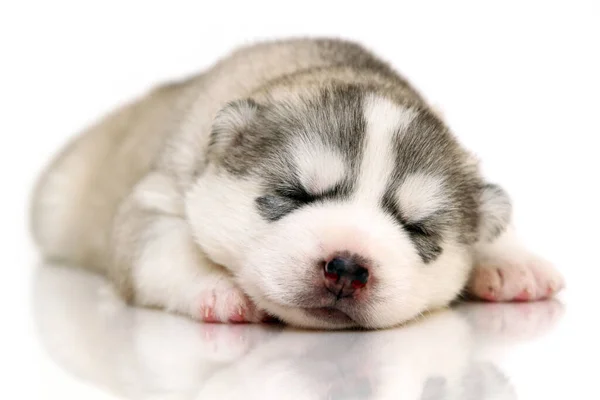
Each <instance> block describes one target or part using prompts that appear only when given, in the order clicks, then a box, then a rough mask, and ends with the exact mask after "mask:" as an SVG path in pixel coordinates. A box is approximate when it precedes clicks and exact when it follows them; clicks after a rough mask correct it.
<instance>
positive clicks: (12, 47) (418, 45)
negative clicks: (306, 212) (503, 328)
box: [0, 0, 600, 399]
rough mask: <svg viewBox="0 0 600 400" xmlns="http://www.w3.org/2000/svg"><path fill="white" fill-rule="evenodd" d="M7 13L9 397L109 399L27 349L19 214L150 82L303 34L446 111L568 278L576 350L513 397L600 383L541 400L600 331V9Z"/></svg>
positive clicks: (460, 5)
mask: <svg viewBox="0 0 600 400" xmlns="http://www.w3.org/2000/svg"><path fill="white" fill-rule="evenodd" d="M0 4H1V5H0V140H1V145H0V151H1V154H0V173H1V177H0V178H1V179H0V187H2V188H3V190H2V199H1V203H0V213H1V214H0V216H1V219H0V221H1V226H0V235H1V242H0V243H2V244H3V249H2V250H3V252H4V254H5V258H4V260H3V263H4V265H3V266H2V273H1V275H0V276H1V277H2V280H1V281H0V287H1V289H0V299H1V302H0V305H1V310H2V314H1V315H2V317H3V320H4V322H3V323H2V330H1V331H0V332H1V333H0V337H1V338H2V340H1V341H0V349H1V353H0V377H1V378H0V379H1V380H2V381H4V382H7V383H8V384H6V383H3V384H2V385H3V388H0V390H2V391H5V393H6V392H8V393H9V394H10V395H8V394H3V395H2V397H6V398H55V397H56V398H62V399H68V398H86V399H94V398H105V397H104V394H103V393H102V392H100V391H97V390H95V389H90V388H89V387H87V386H84V385H83V384H80V383H78V382H77V380H76V379H75V378H74V377H72V376H70V375H69V374H68V373H66V372H64V371H63V370H62V369H60V368H59V367H57V366H56V365H55V364H54V363H53V362H52V361H51V360H49V359H47V358H45V357H43V356H42V354H43V351H42V349H41V348H40V346H39V344H37V342H36V341H35V332H34V326H33V323H32V322H31V319H30V315H29V313H30V296H31V284H30V283H31V282H30V281H31V273H32V271H33V269H34V267H35V266H36V263H37V255H36V253H35V251H34V249H33V248H32V246H31V243H30V240H29V237H28V232H27V224H26V221H27V220H26V218H27V206H28V196H29V192H30V189H31V187H32V185H33V180H34V178H35V176H36V175H37V174H38V173H39V171H40V169H41V168H42V167H43V165H44V164H45V163H46V162H47V161H48V158H49V157H50V156H51V155H52V154H54V152H55V151H57V150H58V149H59V148H60V147H61V146H62V145H63V144H64V143H65V141H66V140H67V139H68V138H70V137H71V136H72V135H74V134H76V133H77V132H78V131H79V130H81V129H82V128H84V127H85V126H86V125H88V124H89V123H91V122H93V121H94V120H96V119H97V118H99V117H100V116H101V115H103V114H104V113H106V112H108V111H109V110H111V109H112V108H114V107H115V106H117V105H119V104H122V103H123V102H125V101H128V100H130V99H132V98H133V97H135V96H137V95H140V94H142V93H143V92H145V91H146V90H147V89H149V88H150V87H151V86H152V85H154V84H156V83H158V82H162V81H165V80H169V79H173V78H179V77H182V76H185V75H187V74H190V73H194V72H196V71H198V70H199V69H201V68H204V67H206V66H208V65H209V64H211V63H212V62H214V61H215V60H216V58H218V57H221V56H223V55H225V54H226V53H227V52H228V51H229V50H231V49H232V48H233V47H235V46H238V45H240V44H243V43H247V42H249V41H253V40H256V39H261V38H277V37H284V36H298V35H311V36H315V35H326V36H342V37H345V38H350V39H356V40H359V41H361V42H362V43H364V44H365V45H367V46H368V47H370V48H372V49H373V50H374V51H375V52H376V53H378V54H379V55H381V56H382V57H384V58H385V59H387V60H389V61H390V62H391V63H392V64H393V65H394V66H395V67H396V68H397V69H398V70H400V71H401V72H402V73H403V74H404V75H405V76H406V77H407V78H408V79H409V80H411V81H412V82H413V83H414V84H415V85H416V87H417V88H418V89H420V90H421V91H422V92H423V94H424V95H425V97H426V98H428V99H429V100H430V101H431V102H432V103H434V104H437V105H439V106H440V108H441V109H442V110H443V112H444V114H445V116H446V118H447V121H448V123H449V125H450V126H451V128H452V129H453V130H454V132H455V133H457V135H458V136H459V137H460V138H462V140H463V142H464V143H465V144H466V145H467V146H468V147H469V148H471V149H472V150H474V151H475V152H476V153H477V154H478V155H479V156H480V157H481V159H482V160H483V166H484V170H485V171H486V172H487V173H488V176H489V177H490V179H492V180H493V181H496V182H499V183H501V184H503V185H504V186H505V187H506V188H507V189H508V191H509V192H510V193H511V194H512V196H513V199H514V202H515V205H516V222H517V226H518V228H519V229H520V231H521V234H522V236H523V237H524V239H525V240H526V241H527V242H528V243H530V245H531V246H532V247H533V248H534V249H535V250H536V251H538V252H540V253H542V254H544V256H546V257H547V258H549V259H551V260H552V261H554V262H555V263H556V264H557V266H558V268H559V269H560V270H561V271H562V272H563V273H564V275H565V276H566V280H567V286H568V290H567V291H566V292H565V297H566V298H567V299H568V300H571V299H577V300H581V301H578V302H576V301H575V300H573V302H574V303H576V304H577V306H572V307H568V308H567V314H566V317H565V324H570V323H572V324H573V326H571V327H570V329H568V330H567V331H568V332H570V333H569V334H570V335H571V336H568V335H567V336H564V337H562V338H561V340H560V341H559V342H560V343H562V344H561V345H562V346H573V352H572V353H573V354H572V358H569V359H560V358H558V359H556V358H555V357H553V355H552V354H548V353H547V352H546V351H544V352H539V353H535V351H534V353H533V357H539V359H540V365H539V366H536V368H535V370H534V371H525V370H522V371H521V370H519V366H514V374H515V376H517V378H515V379H517V380H518V379H519V378H518V376H524V375H519V374H520V373H521V374H525V373H526V372H527V373H529V375H527V376H528V377H529V378H528V379H527V380H521V381H519V382H520V386H519V387H520V388H521V389H520V390H521V393H524V394H525V395H531V394H532V393H534V391H535V393H537V394H539V398H544V399H548V398H561V397H562V398H564V397H563V395H564V394H565V393H568V388H569V387H572V386H575V385H580V384H581V382H580V381H579V380H577V383H576V381H573V382H571V381H570V379H580V378H582V377H589V378H590V379H591V378H592V377H593V375H592V372H591V370H587V369H586V368H585V367H583V366H582V364H579V365H577V366H572V367H573V368H574V369H575V370H577V374H573V375H569V374H566V375H565V376H564V380H565V382H564V385H563V386H561V387H563V388H564V390H565V392H562V393H557V392H556V391H553V392H544V379H545V378H543V377H545V376H547V375H544V371H547V370H548V368H553V367H554V368H555V367H556V364H560V365H563V366H566V365H564V364H567V363H573V362H575V361H577V362H579V361H582V362H583V361H584V360H585V359H586V358H588V357H590V359H591V354H592V353H590V352H592V351H597V347H596V346H597V345H596V343H595V341H594V340H593V338H592V337H591V335H590V333H589V331H588V330H586V329H584V327H581V328H578V327H577V326H575V325H576V324H577V323H578V322H576V321H580V319H577V318H576V316H582V317H583V318H585V316H588V317H587V318H588V319H597V316H598V311H597V308H594V305H598V304H599V303H600V302H599V301H598V300H597V296H598V293H599V290H598V288H599V286H600V284H599V283H598V281H599V280H600V263H599V262H598V257H597V253H598V249H599V247H600V233H599V232H598V229H599V228H598V227H599V223H600V218H599V216H598V206H599V200H600V197H599V195H598V189H597V187H598V183H599V178H598V174H599V172H600V163H599V161H598V158H599V154H598V153H599V146H598V135H599V134H600V122H599V120H600V119H599V116H600V101H599V94H600V77H599V72H600V60H599V57H600V2H598V1H563V2H552V1H543V2H542V1H540V2H528V1H515V2H512V1H504V2H494V3H493V4H492V2H483V1H473V2H464V1H439V2H432V1H412V2H400V1H393V2H392V1H390V2H379V1H373V0H369V1H360V2H350V1H344V2H327V1H324V0H321V1H298V2H285V1H273V2H267V1H256V0H255V1H244V2H242V1H240V2H229V1H214V2H213V1H211V2H201V1H190V2H180V1H163V2H151V1H144V2H142V1H139V2H136V1H98V2H83V1H79V2H76V1H38V2H32V1H14V2H8V1H3V2H2V3H0ZM567 303H569V301H568V302H567ZM583 304H585V305H586V307H587V308H585V309H581V308H578V307H580V305H583ZM581 307H582V306H581ZM569 321H572V322H569ZM565 335H566V334H565ZM585 338H589V339H590V340H589V341H588V342H585ZM581 343H586V344H585V347H582V346H583V345H582V344H581ZM561 354H562V353H561ZM574 357H578V358H574ZM590 368H593V367H590ZM596 369H597V368H596ZM536 377H537V378H536ZM577 377H579V378H577ZM587 383H588V384H591V383H590V382H587ZM13 391H14V392H13ZM559 395H560V396H559ZM83 396H85V397H83ZM94 396H97V397H94ZM554 396H556V397H554ZM528 398H538V397H537V395H536V396H534V397H528Z"/></svg>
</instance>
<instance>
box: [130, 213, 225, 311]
mask: <svg viewBox="0 0 600 400" xmlns="http://www.w3.org/2000/svg"><path fill="white" fill-rule="evenodd" d="M141 242H142V243H143V245H142V246H143V247H142V248H141V249H140V254H139V257H138V258H137V260H136V261H135V262H134V265H133V268H134V270H133V281H134V284H135V293H136V300H138V301H139V302H141V303H142V304H145V305H161V306H163V307H164V308H165V309H167V310H170V311H176V312H180V313H185V314H187V315H192V316H196V317H198V316H199V315H198V313H199V311H200V299H201V296H202V294H203V292H204V291H206V290H212V288H213V287H215V284H216V282H217V281H218V278H219V277H220V276H221V275H222V272H221V271H219V269H218V267H217V266H215V265H214V264H212V263H211V262H210V261H208V260H207V259H206V258H205V257H204V256H203V255H202V253H201V252H200V251H199V250H198V248H197V246H196V244H195V243H194V241H193V240H192V237H191V233H190V229H189V226H188V224H187V223H186V222H185V221H184V220H182V219H179V218H175V217H169V216H160V217H157V218H156V220H155V221H154V222H153V223H151V224H150V226H149V227H148V228H147V230H146V231H145V232H144V237H143V238H142V241H141ZM211 276H212V277H213V278H212V279H211Z"/></svg>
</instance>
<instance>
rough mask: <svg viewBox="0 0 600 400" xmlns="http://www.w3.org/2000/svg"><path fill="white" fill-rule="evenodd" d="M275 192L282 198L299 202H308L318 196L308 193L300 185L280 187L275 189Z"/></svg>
mask: <svg viewBox="0 0 600 400" xmlns="http://www.w3.org/2000/svg"><path fill="white" fill-rule="evenodd" d="M275 193H276V194H277V195H278V196H280V197H283V198H286V199H289V200H293V201H294V202H297V203H300V204H308V203H312V202H313V201H315V200H317V199H318V198H319V196H318V195H315V194H312V193H308V192H307V191H306V190H304V189H303V188H301V187H282V188H278V189H276V190H275Z"/></svg>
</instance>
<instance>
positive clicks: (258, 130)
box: [32, 39, 562, 328]
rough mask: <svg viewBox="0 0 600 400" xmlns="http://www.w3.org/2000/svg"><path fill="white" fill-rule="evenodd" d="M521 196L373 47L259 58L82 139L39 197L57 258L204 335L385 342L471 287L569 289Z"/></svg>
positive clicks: (37, 208) (41, 223)
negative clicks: (295, 332) (298, 334)
mask: <svg viewBox="0 0 600 400" xmlns="http://www.w3.org/2000/svg"><path fill="white" fill-rule="evenodd" d="M510 215H511V206H510V201H509V199H508V196H507V195H506V193H505V192H504V191H503V190H502V189H501V188H500V187H498V186H497V185H493V184H490V183H488V182H486V180H485V179H484V178H483V177H482V176H481V173H480V171H479V167H478V162H477V160H476V158H475V157H474V156H472V155H471V154H470V153H469V152H468V151H467V150H466V149H465V148H464V147H463V146H462V145H461V144H460V143H459V142H458V141H457V139H456V138H455V136H454V135H453V134H452V133H451V132H450V131H449V129H448V127H447V126H446V125H445V124H444V122H443V121H442V120H441V119H440V117H439V116H438V115H437V114H436V113H435V112H434V111H432V109H431V108H430V107H429V106H428V105H427V103H426V102H425V101H424V99H423V98H422V97H421V95H420V94H419V93H417V91H416V90H415V89H414V88H412V87H411V86H410V85H409V84H408V83H407V82H406V80H405V79H403V78H402V77H400V76H399V75H398V74H397V73H396V72H395V71H394V70H393V69H392V68H391V67H390V66H388V65H387V64H386V63H385V62H383V61H381V60H380V59H379V58H377V57H376V56H375V55H373V54H371V53H370V52H369V51H367V50H366V49H364V48H363V47H362V46H360V45H358V44H355V43H352V42H347V41H342V40H328V39H289V40H283V41H274V42H267V43H261V44H256V45H252V46H248V47H244V48H242V49H240V50H238V51H236V52H234V53H233V54H231V55H229V56H228V57H226V58H224V59H222V60H221V61H219V62H218V63H216V64H215V65H214V66H213V67H212V68H210V69H209V70H207V71H205V72H203V73H201V74H199V75H197V76H195V77H192V78H190V79H187V80H184V81H182V82H177V83H172V84H168V85H165V86H162V87H159V88H158V89H155V90H153V91H152V92H150V93H149V94H147V95H146V96H144V97H143V98H141V99H138V100H137V101H135V102H133V103H131V104H129V105H126V106H124V107H122V108H120V109H118V110H117V111H115V112H113V113H112V114H110V115H108V116H106V117H105V118H104V119H102V120H101V121H100V122H99V123H97V124H96V125H95V126H93V127H91V128H90V129H89V130H87V131H86V132H85V133H83V134H82V135H80V136H79V137H77V138H76V139H75V140H74V141H73V142H72V143H71V144H70V145H69V146H67V148H66V149H65V150H63V151H62V152H61V153H60V154H59V156H58V157H57V158H55V160H54V161H53V162H52V164H51V165H50V167H49V168H48V169H47V170H46V171H45V173H44V174H43V176H42V177H41V179H40V181H39V184H38V186H37V188H36V190H35V193H34V197H33V207H32V225H33V233H34V236H35V239H36V241H37V243H38V245H39V247H40V249H41V251H42V252H43V255H44V256H45V257H46V258H47V259H50V260H54V261H62V262H68V263H72V264H77V265H82V266H85V267H86V268H89V269H91V270H94V271H97V272H101V273H103V274H106V275H107V276H108V277H109V278H110V279H111V280H112V281H113V282H114V284H115V287H116V288H117V289H118V291H119V292H120V293H121V295H122V296H123V297H124V298H125V299H126V300H128V301H129V302H131V303H133V304H137V305H141V306H148V307H159V308H163V309H166V310H168V311H172V312H177V313H181V314H184V315H188V316H190V317H192V318H195V319H198V320H204V321H220V322H226V321H234V322H242V321H251V322H254V321H259V320H262V319H263V318H264V317H265V316H267V315H270V316H274V317H276V318H278V319H280V320H283V321H284V322H287V323H289V324H293V325H296V326H302V327H310V328H347V327H363V328H385V327H389V326H393V325H397V324H401V323H403V322H405V321H408V320H410V319H412V318H414V317H416V316H418V315H420V314H422V313H424V312H426V311H428V310H433V309H437V308H440V307H444V306H447V305H448V304H449V303H450V302H451V301H453V300H454V299H456V298H457V296H459V295H460V294H461V293H462V292H463V290H464V289H465V288H467V289H468V291H469V292H470V293H471V294H473V295H475V296H477V297H480V298H484V299H487V300H495V301H502V300H513V299H517V300H524V299H525V300H533V299H539V298H543V297H547V296H549V295H551V294H553V293H555V292H556V291H558V290H559V289H560V288H561V287H562V278H561V277H560V275H559V274H558V273H557V272H556V271H555V270H554V269H553V268H552V267H551V265H550V264H549V263H548V262H546V261H544V260H542V259H540V258H538V257H537V256H535V255H533V254H532V253H530V252H528V251H526V250H525V249H524V248H523V246H521V245H520V244H519V242H518V241H517V240H516V238H515V234H514V230H513V228H512V227H511V225H510Z"/></svg>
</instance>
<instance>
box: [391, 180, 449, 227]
mask: <svg viewBox="0 0 600 400" xmlns="http://www.w3.org/2000/svg"><path fill="white" fill-rule="evenodd" d="M444 190H445V189H444V184H443V182H442V180H441V179H440V178H438V177H435V176H430V175H424V174H412V175H409V176H407V177H406V179H405V180H404V181H403V182H402V184H401V185H400V187H399V188H398V192H397V201H398V204H399V205H400V206H401V208H402V212H403V214H405V215H406V217H407V218H409V219H410V220H411V221H418V220H420V219H423V218H426V217H428V216H429V215H431V214H433V213H434V212H435V211H437V210H439V209H440V208H442V207H443V206H444V204H445V203H446V197H445V196H444Z"/></svg>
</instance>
